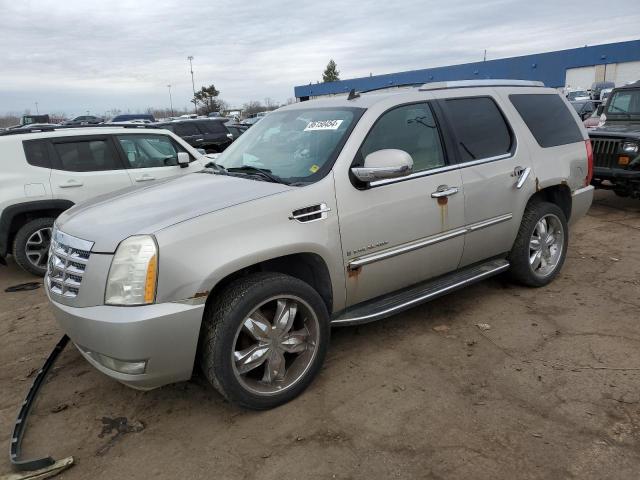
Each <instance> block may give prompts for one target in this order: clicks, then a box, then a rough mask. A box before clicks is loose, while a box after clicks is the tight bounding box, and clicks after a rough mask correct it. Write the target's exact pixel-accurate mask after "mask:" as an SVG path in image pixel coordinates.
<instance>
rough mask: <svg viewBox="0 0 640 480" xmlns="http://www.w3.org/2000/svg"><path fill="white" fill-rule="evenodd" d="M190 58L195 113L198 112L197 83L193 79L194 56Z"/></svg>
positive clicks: (188, 58)
mask: <svg viewBox="0 0 640 480" xmlns="http://www.w3.org/2000/svg"><path fill="white" fill-rule="evenodd" d="M187 60H189V67H190V69H191V88H193V113H195V114H196V115H197V114H198V105H197V104H196V83H195V82H194V81H193V56H192V55H189V56H188V57H187Z"/></svg>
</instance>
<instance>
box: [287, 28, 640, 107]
mask: <svg viewBox="0 0 640 480" xmlns="http://www.w3.org/2000/svg"><path fill="white" fill-rule="evenodd" d="M490 78H504V79H520V80H538V81H541V82H544V84H545V85H546V86H548V87H556V88H562V87H570V88H585V89H586V88H589V87H591V84H592V83H593V82H596V81H605V80H606V81H612V82H614V83H615V84H616V85H623V84H625V83H628V82H633V81H636V80H640V40H631V41H628V42H618V43H608V44H604V45H594V46H585V47H581V48H571V49H569V50H558V51H555V52H546V53H536V54H533V55H524V56H521V57H511V58H501V59H497V60H487V61H483V62H474V63H465V64H461V65H451V66H447V67H436V68H425V69H422V70H411V71H408V72H399V73H389V74H385V75H372V76H369V77H361V78H352V79H349V80H340V81H338V82H327V83H317V84H309V85H300V86H297V87H295V88H294V92H295V96H296V98H298V99H299V100H308V99H309V98H313V97H319V96H324V95H336V94H341V93H347V92H349V91H350V90H351V89H352V88H354V89H355V90H356V91H361V92H362V91H366V90H373V89H381V88H391V87H396V86H403V85H416V84H417V85H419V84H423V83H427V82H442V81H449V80H473V79H490Z"/></svg>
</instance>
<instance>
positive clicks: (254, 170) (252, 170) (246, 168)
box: [226, 165, 287, 185]
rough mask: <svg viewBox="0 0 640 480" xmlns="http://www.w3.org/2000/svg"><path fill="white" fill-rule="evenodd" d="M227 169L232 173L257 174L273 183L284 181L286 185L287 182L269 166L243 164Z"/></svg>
mask: <svg viewBox="0 0 640 480" xmlns="http://www.w3.org/2000/svg"><path fill="white" fill-rule="evenodd" d="M226 171H227V172H230V173H246V174H248V175H251V174H255V175H258V176H260V177H262V178H264V179H266V180H268V181H270V182H273V183H284V184H285V185H286V183H287V182H285V181H284V180H282V179H281V178H280V177H278V176H277V175H274V174H273V173H271V170H269V169H267V168H258V167H253V166H251V165H243V166H241V167H231V168H227V169H226Z"/></svg>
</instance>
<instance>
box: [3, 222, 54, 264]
mask: <svg viewBox="0 0 640 480" xmlns="http://www.w3.org/2000/svg"><path fill="white" fill-rule="evenodd" d="M54 221H55V218H36V219H35V220H31V221H30V222H27V223H26V224H24V225H23V226H22V227H21V228H20V230H18V233H16V236H15V238H14V240H13V257H14V259H15V261H16V263H17V264H18V265H20V267H22V269H23V270H26V271H27V272H29V273H32V274H34V275H37V276H38V277H44V274H45V273H47V260H48V258H49V245H50V244H51V231H52V229H53V222H54Z"/></svg>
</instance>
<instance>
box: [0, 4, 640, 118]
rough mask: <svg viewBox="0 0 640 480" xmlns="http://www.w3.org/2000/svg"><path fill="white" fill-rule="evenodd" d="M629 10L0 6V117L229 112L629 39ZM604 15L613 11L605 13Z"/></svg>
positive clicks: (634, 21)
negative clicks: (326, 85)
mask: <svg viewBox="0 0 640 480" xmlns="http://www.w3.org/2000/svg"><path fill="white" fill-rule="evenodd" d="M635 1H636V0H618V1H615V2H612V4H610V5H609V7H610V8H608V9H607V21H606V22H603V21H598V20H597V18H601V17H600V16H598V15H596V17H594V12H601V10H602V4H601V3H599V2H595V1H591V0H589V1H581V2H576V1H565V2H555V1H552V0H540V1H537V2H532V1H530V0H526V1H521V0H518V1H516V0H487V1H483V2H468V1H463V0H450V1H448V2H446V3H444V4H443V3H442V2H436V1H417V0H405V1H402V2H394V1H389V0H386V1H368V2H359V3H351V2H343V1H337V0H323V1H322V2H301V1H300V0H297V1H291V0H282V1H276V0H262V1H260V2H238V1H228V0H221V1H215V2H213V1H204V0H183V1H181V2H179V1H175V0H155V1H150V0H137V1H135V2H133V1H119V0H112V1H109V2H87V1H80V0H65V1H64V2H60V1H59V0H57V1H49V0H41V1H33V0H32V1H22V2H15V1H13V0H0V32H1V33H0V45H1V48H0V65H1V66H2V67H1V68H2V73H1V74H0V110H4V111H22V110H24V109H26V108H32V109H33V106H34V102H35V101H38V102H39V105H40V110H41V111H43V110H46V111H49V112H66V113H67V114H69V115H72V114H77V113H83V112H85V111H86V110H90V111H92V112H94V113H102V112H104V111H105V110H108V109H110V108H120V109H123V110H127V109H128V110H130V111H135V110H141V109H146V108H147V107H149V106H154V107H163V106H167V104H168V100H169V98H168V89H167V85H168V84H171V85H172V93H173V99H174V105H175V106H177V107H182V106H187V105H188V103H189V99H190V98H191V77H190V74H189V64H188V61H187V56H188V55H193V56H194V75H195V81H196V88H198V87H199V86H201V85H208V84H210V83H214V84H215V85H216V87H217V88H218V89H219V90H220V91H221V92H222V97H223V98H224V99H225V100H226V101H227V102H229V103H230V104H231V105H237V106H239V105H241V104H242V103H244V102H246V101H248V100H252V99H257V100H263V99H264V98H266V97H270V98H272V99H274V100H276V101H280V102H284V101H285V100H286V99H287V98H289V97H292V96H293V87H294V86H295V85H300V84H306V83H309V82H315V81H317V80H319V79H320V78H321V73H322V70H323V69H324V67H325V65H326V64H327V62H328V60H329V59H330V58H333V59H335V61H336V62H337V64H338V69H339V70H340V71H341V77H342V78H349V77H358V76H364V75H368V74H369V73H373V74H379V73H390V72H394V71H402V70H412V69H418V68H426V67H433V66H441V65H448V64H455V63H465V62H470V61H475V60H479V59H481V58H482V52H483V50H484V49H485V48H486V49H487V50H488V58H500V57H506V56H513V55H521V54H528V53H536V52H541V51H549V50H556V49H562V48H572V47H577V46H581V45H584V44H598V43H608V42H614V41H621V40H629V39H631V38H633V34H634V33H635V32H637V25H638V24H639V23H640V14H638V13H635V8H634V7H635ZM611 7H615V8H611Z"/></svg>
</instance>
